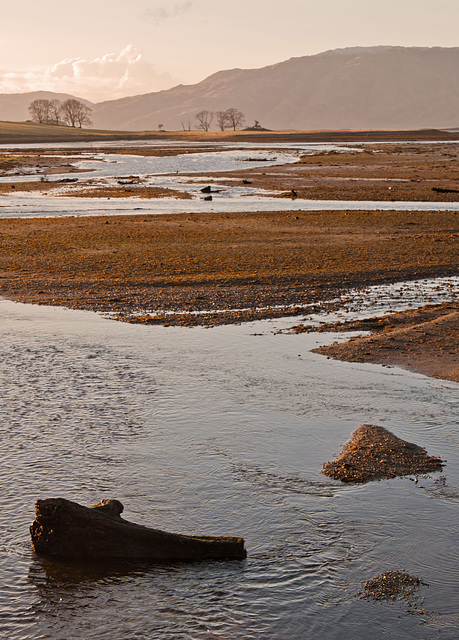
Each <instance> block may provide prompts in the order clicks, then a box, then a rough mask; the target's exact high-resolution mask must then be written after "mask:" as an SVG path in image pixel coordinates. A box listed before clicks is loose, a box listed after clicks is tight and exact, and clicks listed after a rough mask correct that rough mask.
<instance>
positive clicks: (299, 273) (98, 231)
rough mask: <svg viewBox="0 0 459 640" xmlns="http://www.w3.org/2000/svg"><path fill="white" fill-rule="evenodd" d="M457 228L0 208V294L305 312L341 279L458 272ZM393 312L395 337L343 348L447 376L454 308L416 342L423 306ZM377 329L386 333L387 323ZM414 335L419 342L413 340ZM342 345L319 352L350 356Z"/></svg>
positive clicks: (155, 316) (205, 310)
mask: <svg viewBox="0 0 459 640" xmlns="http://www.w3.org/2000/svg"><path fill="white" fill-rule="evenodd" d="M458 234H459V216H458V215H455V214H454V213H453V212H437V213H432V212H430V213H429V212H381V211H371V212H370V211H363V212H346V211H343V212H339V211H334V212H273V213H256V214H250V213H232V214H212V216H209V214H171V215H136V216H111V217H109V218H106V217H98V216H95V217H89V216H88V217H84V218H75V217H70V218H35V219H9V220H8V219H3V220H0V238H1V250H0V295H2V296H4V297H5V298H8V299H11V300H15V301H19V302H25V303H32V304H44V305H52V306H64V307H68V308H73V309H84V310H91V311H96V312H102V313H110V314H112V316H113V317H114V318H116V319H118V320H121V321H125V322H132V323H140V324H162V325H165V326H188V327H191V326H205V327H209V326H216V325H218V324H233V323H241V322H248V321H252V320H257V319H264V318H276V317H285V316H293V315H298V314H305V313H313V312H314V311H317V310H321V309H323V308H324V307H323V305H324V303H328V308H330V309H332V308H335V309H337V308H339V303H338V302H334V303H330V300H333V299H334V298H335V299H336V298H337V297H339V296H340V295H343V294H347V293H348V292H349V291H350V290H351V289H361V288H364V287H367V286H371V285H376V284H389V283H395V282H402V281H414V280H419V279H423V278H434V277H446V276H457V275H458V272H459V256H458V254H457V237H458ZM448 304H450V305H453V303H448ZM403 313H405V315H407V316H409V317H410V319H411V321H412V322H411V323H412V327H411V328H410V330H409V331H405V332H403V331H402V330H401V329H400V326H397V327H395V329H394V331H398V334H397V338H396V340H397V344H398V347H397V349H394V348H393V345H394V344H395V343H392V344H390V345H388V346H387V345H386V346H385V347H384V349H383V346H382V343H381V341H378V340H377V339H376V337H374V338H373V337H370V338H368V337H363V338H361V339H360V340H361V342H359V341H358V340H354V341H352V342H351V347H352V348H353V349H354V350H356V349H358V347H359V345H364V346H362V348H361V349H360V351H357V352H356V353H357V355H358V360H357V361H365V362H384V363H386V364H395V365H398V366H405V367H407V368H409V369H411V370H413V371H419V372H421V373H426V374H427V375H432V376H435V377H440V378H446V379H451V380H457V371H459V363H458V352H457V335H458V326H459V311H458V310H457V308H455V315H452V316H451V318H450V319H449V321H450V324H449V325H448V329H447V330H445V329H444V326H443V325H442V323H441V322H439V321H436V320H435V318H431V319H430V325H429V335H430V336H431V338H429V340H424V341H423V342H422V343H421V342H419V341H416V332H417V331H418V326H417V325H418V324H419V322H421V321H424V319H425V318H424V317H423V316H422V313H421V312H416V311H411V312H403ZM362 322H364V321H362ZM367 325H368V321H367ZM419 326H421V325H419ZM355 328H356V327H355V326H354V327H353V329H355ZM405 328H406V327H405ZM360 329H361V330H364V329H362V326H361V327H360ZM333 330H335V329H333ZM340 330H345V329H340ZM347 330H351V329H349V328H348V329H347ZM424 333H426V332H424ZM442 336H443V337H442ZM383 338H384V340H385V341H388V340H390V339H391V338H390V335H389V332H388V329H387V326H386V327H384V336H383ZM394 339H395V338H394ZM445 339H448V340H456V343H455V345H454V344H453V343H448V344H446V343H444V340H445ZM417 342H419V345H422V352H421V351H420V350H418V351H416V350H415V349H414V347H415V346H416V344H417ZM369 345H372V348H371V351H370V348H369ZM419 345H418V346H419ZM346 348H349V347H346V345H338V346H336V347H334V346H329V347H323V348H321V350H319V352H320V353H323V354H324V355H329V356H330V355H332V356H333V357H340V358H341V359H349V360H350V359H352V357H354V356H352V354H351V355H349V353H348V354H345V350H346ZM359 348H360V347H359ZM454 348H455V349H456V351H455V352H454V353H449V351H453V349H454ZM327 350H328V351H327ZM364 352H365V355H364V356H363V355H362V354H363V353H364ZM343 354H344V355H343ZM454 371H456V373H454ZM455 376H456V377H455Z"/></svg>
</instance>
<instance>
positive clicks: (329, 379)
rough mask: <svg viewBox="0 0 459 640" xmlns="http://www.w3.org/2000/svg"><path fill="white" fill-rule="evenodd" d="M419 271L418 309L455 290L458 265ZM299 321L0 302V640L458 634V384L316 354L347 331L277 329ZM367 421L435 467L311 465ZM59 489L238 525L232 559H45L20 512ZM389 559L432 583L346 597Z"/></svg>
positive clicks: (192, 529)
mask: <svg viewBox="0 0 459 640" xmlns="http://www.w3.org/2000/svg"><path fill="white" fill-rule="evenodd" d="M425 285H426V286H425V287H423V286H422V283H420V284H419V286H418V287H417V288H416V289H413V292H412V297H413V300H412V304H413V305H419V304H422V303H423V302H424V301H425V300H426V299H430V300H431V301H436V298H435V296H436V295H438V296H439V298H438V299H439V300H441V299H446V298H447V297H448V296H450V295H451V294H452V293H454V292H456V294H457V280H453V281H451V279H449V280H448V281H446V282H445V283H440V282H436V283H427V282H426V283H425ZM407 289H410V285H407V284H405V285H403V287H401V291H402V293H403V291H404V290H405V291H406V290H407ZM399 293H400V290H396V289H394V288H390V289H388V290H387V291H384V290H383V289H379V290H378V291H375V290H374V289H372V290H371V291H369V292H368V294H366V295H364V296H361V297H360V299H359V301H357V299H356V300H355V301H354V306H352V301H349V303H348V309H349V313H357V312H358V311H356V307H357V306H359V307H362V308H363V312H364V313H366V314H368V313H369V312H370V310H371V308H373V307H374V306H375V305H376V302H375V301H377V307H378V309H377V310H378V311H379V312H384V310H387V309H388V308H389V307H390V306H391V307H392V308H394V305H395V308H396V304H397V298H398V297H399ZM386 294H387V295H386ZM401 297H404V296H403V295H402V296H401ZM400 302H402V301H400ZM372 303H373V304H372ZM402 304H403V302H402ZM315 319H316V320H317V319H318V318H315ZM324 319H328V318H324ZM296 321H297V320H295V319H292V318H290V319H287V320H272V321H261V322H253V323H249V324H244V325H240V326H219V327H215V328H213V329H203V328H194V329H187V328H180V327H169V328H164V327H157V326H139V325H130V324H123V323H119V322H115V321H113V320H110V319H107V318H103V317H100V316H98V315H96V314H93V313H90V312H79V311H70V310H66V309H59V308H47V307H41V306H31V305H23V304H17V303H12V302H9V301H6V300H0V326H1V355H2V357H1V360H0V376H1V380H2V400H1V403H0V429H1V432H2V443H3V444H2V447H3V456H2V465H1V471H0V481H1V486H2V509H1V513H0V540H1V548H2V554H1V556H0V584H1V587H0V589H1V596H0V636H1V637H2V638H8V639H10V640H26V639H27V640H29V639H34V640H35V639H36V640H38V639H40V640H41V639H50V640H60V639H64V638H65V639H69V640H70V639H72V640H74V639H75V640H76V639H79V638H81V639H85V640H87V639H89V638H90V639H91V640H98V639H102V638H103V639H107V640H127V639H129V640H130V639H134V638H136V639H142V640H147V639H148V640H151V639H161V640H165V639H171V640H172V639H173V640H181V639H183V640H185V639H186V640H188V639H190V638H192V639H196V640H214V639H216V638H219V639H222V640H237V639H241V640H248V639H256V640H261V639H263V640H266V639H270V640H292V639H293V638H295V639H296V638H315V639H317V640H333V639H337V640H338V639H340V640H342V639H343V638H353V639H355V640H368V638H370V637H371V638H373V639H374V640H380V639H388V640H389V639H390V640H392V639H393V638H398V639H399V640H412V639H413V638H416V639H417V640H430V639H432V640H433V639H438V638H441V639H442V640H453V639H456V638H457V637H458V633H459V585H458V579H459V562H458V561H459V557H458V542H459V540H458V527H457V513H458V506H459V433H458V423H457V400H458V392H459V384H456V383H453V382H445V381H441V380H435V379H431V378H427V377H425V376H422V375H419V374H414V373H409V372H406V371H403V370H401V369H399V368H390V367H383V366H379V365H369V364H350V363H344V362H335V361H333V360H329V359H327V358H325V357H323V356H320V355H317V354H313V353H311V352H310V349H312V348H314V347H315V346H318V345H319V344H325V343H329V342H332V341H334V340H335V339H338V340H343V339H344V338H345V336H343V335H342V334H339V335H338V334H335V335H334V334H299V335H290V334H288V335H286V334H282V335H280V334H279V333H278V330H279V329H281V328H286V327H288V326H290V325H292V324H294V323H295V322H296ZM362 423H373V424H379V425H381V426H384V427H386V428H388V429H389V430H391V431H393V432H394V433H395V434H396V435H398V436H400V437H402V438H404V439H406V440H409V441H411V442H416V443H417V444H420V445H423V446H425V447H426V449H427V451H428V452H429V453H430V454H431V455H438V456H441V457H442V458H444V459H446V460H447V465H446V467H445V469H444V472H443V473H442V474H435V475H434V476H432V477H429V478H419V482H418V483H415V482H413V481H412V480H410V479H409V478H404V479H396V480H390V481H381V482H376V483H370V484H367V485H363V486H346V485H342V484H341V483H339V482H336V481H333V480H331V479H329V478H327V477H325V476H324V475H322V474H321V473H320V470H321V468H322V463H323V462H326V461H327V460H330V459H332V458H333V457H334V455H335V454H336V453H337V452H339V450H340V448H341V445H343V444H344V443H345V442H346V441H347V440H348V438H349V437H350V435H351V433H352V432H353V431H354V429H356V428H357V427H358V426H359V425H360V424H362ZM57 496H60V497H64V498H68V499H70V500H75V501H77V502H80V503H81V504H85V505H90V504H93V503H95V502H97V501H98V500H100V499H102V498H116V499H118V500H121V502H122V503H123V504H124V506H125V511H124V513H123V516H124V517H125V518H126V519H128V520H131V521H134V522H138V523H141V524H145V525H149V526H153V527H156V528H161V529H165V530H169V531H176V532H181V533H191V534H198V533H199V534H209V535H220V534H221V535H240V536H242V537H244V538H245V540H246V547H247V551H248V557H247V560H245V561H243V562H209V563H206V562H205V563H200V564H191V565H171V566H159V565H153V566H148V565H145V564H108V563H106V564H100V565H95V564H90V565H84V564H81V563H78V564H73V565H72V564H63V563H62V564H60V563H56V562H51V561H46V560H43V559H41V558H39V557H37V556H35V555H34V554H33V553H32V552H31V550H30V542H29V534H28V526H29V525H30V524H31V522H32V521H33V519H34V511H33V507H34V503H35V501H36V500H37V499H38V498H46V497H57ZM397 569H404V570H406V571H408V572H409V573H410V574H412V575H416V576H419V577H420V578H422V580H423V581H424V582H426V583H428V584H429V585H430V586H428V587H427V586H423V587H421V589H420V591H419V594H418V597H417V598H415V600H411V601H410V602H411V606H410V605H409V603H408V602H405V601H402V602H390V603H372V602H368V601H366V600H362V599H360V598H359V597H357V596H356V594H357V593H358V591H359V589H360V588H361V584H362V582H364V581H366V580H369V579H370V578H372V577H374V576H376V575H377V574H379V573H380V572H382V571H387V570H397ZM418 612H421V613H418ZM426 612H427V613H426Z"/></svg>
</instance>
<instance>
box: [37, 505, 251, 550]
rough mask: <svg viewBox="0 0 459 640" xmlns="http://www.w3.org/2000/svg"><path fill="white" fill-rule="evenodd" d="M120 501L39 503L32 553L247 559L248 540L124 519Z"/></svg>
mask: <svg viewBox="0 0 459 640" xmlns="http://www.w3.org/2000/svg"><path fill="white" fill-rule="evenodd" d="M122 511H123V505H122V504H121V502H119V501H118V500H102V501H101V502H99V503H97V504H95V505H93V506H92V507H83V506H81V505H79V504H77V503H76V502H71V501H70V500H65V499H63V498H48V499H47V500H37V502H36V504H35V521H34V522H33V523H32V525H31V527H30V535H31V539H32V549H33V550H34V551H36V552H37V553H39V554H42V555H45V556H54V557H67V558H124V559H136V558H137V559H144V560H151V561H154V562H191V561H196V560H242V559H243V558H245V557H246V556H247V553H246V550H245V548H244V540H243V539H242V538H233V537H210V536H187V535H180V534H176V533H167V532H165V531H160V530H159V529H150V528H149V527H144V526H142V525H138V524H134V523H132V522H128V521H127V520H123V518H121V516H120V514H121V512H122Z"/></svg>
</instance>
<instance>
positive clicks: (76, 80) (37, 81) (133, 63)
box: [0, 45, 173, 102]
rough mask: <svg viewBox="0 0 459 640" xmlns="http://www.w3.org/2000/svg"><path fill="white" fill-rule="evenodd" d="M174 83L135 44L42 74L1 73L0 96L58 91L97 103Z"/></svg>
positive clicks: (65, 62) (67, 62) (59, 64)
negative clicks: (145, 58) (143, 55)
mask: <svg viewBox="0 0 459 640" xmlns="http://www.w3.org/2000/svg"><path fill="white" fill-rule="evenodd" d="M172 84H173V78H172V76H171V75H170V74H168V73H161V72H159V71H157V70H156V68H155V67H154V65H153V64H151V63H150V62H148V61H147V60H144V58H143V57H142V54H141V53H140V52H139V51H138V50H137V49H136V48H135V47H134V46H133V45H128V46H127V47H125V48H124V49H123V50H122V51H120V52H119V53H107V54H105V55H104V56H102V57H100V58H94V59H93V60H85V59H83V58H69V59H65V60H61V61H60V62H57V63H56V64H54V65H53V66H52V67H48V68H46V69H43V70H42V71H33V72H2V71H0V93H15V92H17V93H23V92H26V91H55V92H58V93H71V94H74V95H77V96H79V97H81V98H87V99H88V100H92V101H94V102H99V101H102V100H110V99H114V98H120V97H123V96H127V95H135V94H139V93H148V92H150V91H159V90H160V89H165V88H168V87H170V86H172Z"/></svg>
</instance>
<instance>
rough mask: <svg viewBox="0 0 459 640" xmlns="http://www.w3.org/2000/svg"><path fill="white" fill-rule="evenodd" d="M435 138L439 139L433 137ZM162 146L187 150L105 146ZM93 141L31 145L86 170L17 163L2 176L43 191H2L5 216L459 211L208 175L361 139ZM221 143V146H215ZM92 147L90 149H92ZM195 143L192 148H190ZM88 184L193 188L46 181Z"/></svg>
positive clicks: (455, 205)
mask: <svg viewBox="0 0 459 640" xmlns="http://www.w3.org/2000/svg"><path fill="white" fill-rule="evenodd" d="M432 144H434V143H432ZM133 145H134V146H136V147H140V146H161V147H166V148H169V149H179V150H180V151H181V153H179V154H178V155H174V156H165V157H154V156H152V157H145V156H135V155H126V154H112V153H105V152H104V147H105V148H109V147H110V146H112V147H113V146H114V147H116V148H119V147H121V146H126V147H129V146H133ZM91 146H92V145H91V144H88V145H85V147H84V150H85V152H84V153H81V143H75V144H73V145H72V144H71V143H69V144H67V145H63V144H54V145H53V144H42V145H38V144H37V145H29V146H28V148H40V149H43V152H44V154H45V153H46V150H50V151H51V150H53V151H56V149H58V148H62V149H65V150H66V151H67V152H68V151H69V150H70V151H71V150H72V149H74V150H75V152H76V151H79V154H78V155H75V156H74V157H73V158H72V156H70V157H69V156H63V157H62V160H63V162H64V163H66V164H67V163H69V162H72V164H74V166H75V167H76V168H78V169H79V170H80V171H81V173H78V174H75V173H69V174H65V173H64V174H57V175H56V174H49V175H47V174H46V171H45V172H44V173H43V174H38V175H37V173H36V171H35V169H33V168H31V169H30V170H29V171H27V170H21V171H19V172H18V171H16V170H13V172H12V173H10V174H5V175H3V176H1V177H0V182H10V181H19V182H23V181H26V182H27V181H32V180H33V181H36V180H37V179H39V178H40V177H42V178H43V180H44V182H43V191H42V192H36V191H35V192H28V193H24V192H23V193H17V194H11V193H8V194H7V195H1V196H0V218H27V217H34V218H36V217H55V216H85V215H123V214H136V213H142V214H145V213H154V214H166V213H198V212H205V213H231V212H236V211H237V212H252V211H253V212H255V211H333V210H349V211H351V210H352V211H358V210H364V211H365V210H381V211H459V202H417V201H416V202H406V201H403V202H397V201H350V200H303V199H300V198H292V199H290V198H278V197H272V196H271V195H269V194H267V195H265V196H264V195H263V196H261V195H259V189H254V188H252V187H250V186H247V185H242V183H241V181H237V182H236V181H235V184H234V185H231V186H227V185H226V186H221V185H220V186H219V184H218V179H216V180H213V179H212V178H209V174H211V173H212V172H214V173H220V172H228V171H235V170H241V169H250V168H254V167H257V168H262V167H263V166H272V165H277V164H279V165H280V164H282V165H284V164H292V165H293V163H295V162H297V160H298V159H299V157H300V156H301V155H304V154H309V155H313V154H317V153H322V152H337V153H340V152H343V151H349V149H352V150H354V151H361V148H357V147H355V145H354V146H353V145H345V144H332V143H330V144H319V143H317V144H312V143H309V144H288V143H277V144H274V145H273V144H266V145H260V144H255V143H244V144H238V145H236V146H235V145H232V144H230V143H219V144H215V145H205V150H203V151H202V152H199V153H192V151H194V150H196V149H197V148H200V147H202V146H203V145H202V144H200V143H195V144H193V143H186V144H183V143H182V144H178V143H169V144H165V143H164V142H163V143H161V144H159V143H157V144H156V145H154V144H151V143H148V142H143V143H142V142H137V143H124V145H123V144H122V143H120V142H116V143H106V144H105V145H101V144H100V143H99V144H98V146H97V148H95V149H94V151H91ZM212 146H213V147H214V149H212V148H210V149H209V147H212ZM3 148H4V150H5V151H11V152H14V151H15V150H17V149H18V148H19V149H20V148H21V147H20V146H18V145H5V146H4V147H3ZM88 149H89V150H88ZM188 150H189V151H190V153H188ZM75 176H77V179H78V181H81V182H82V183H84V182H85V181H87V180H94V181H97V183H98V184H99V186H104V185H109V186H110V184H113V183H115V184H116V183H117V180H119V179H121V178H124V179H126V178H129V176H137V177H139V178H141V179H142V180H143V184H144V185H146V186H154V187H166V188H172V189H176V190H178V191H184V190H186V191H188V192H189V193H190V194H191V195H192V199H191V200H182V199H176V198H158V199H154V198H153V199H143V198H136V197H126V198H74V197H65V190H66V187H65V186H64V187H62V194H63V195H62V196H61V195H58V190H56V191H55V192H53V193H54V194H55V195H49V194H48V193H47V185H48V188H49V185H50V184H52V182H53V181H54V180H61V179H65V178H72V179H75ZM201 176H205V178H204V179H205V180H208V181H209V182H208V184H211V185H212V188H213V189H214V190H215V191H217V192H218V193H214V194H213V196H212V197H213V199H212V201H211V202H209V201H205V200H204V199H203V194H202V193H201V191H200V189H201V188H202V187H203V186H204V185H203V184H202V183H199V184H197V183H196V181H197V180H199V179H200V177H201Z"/></svg>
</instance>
